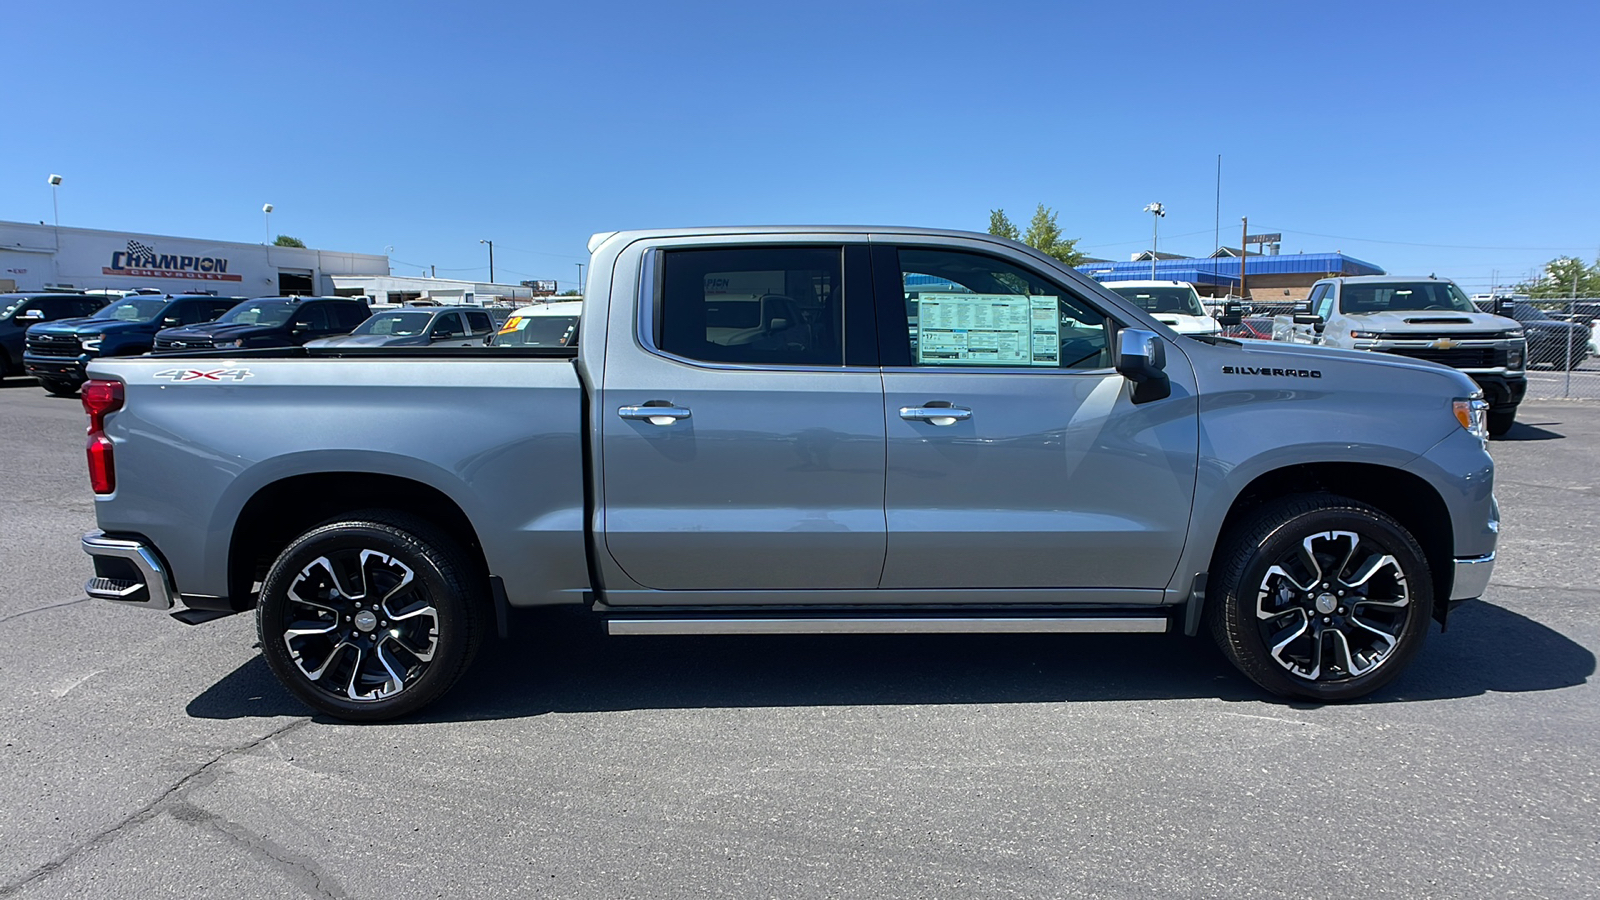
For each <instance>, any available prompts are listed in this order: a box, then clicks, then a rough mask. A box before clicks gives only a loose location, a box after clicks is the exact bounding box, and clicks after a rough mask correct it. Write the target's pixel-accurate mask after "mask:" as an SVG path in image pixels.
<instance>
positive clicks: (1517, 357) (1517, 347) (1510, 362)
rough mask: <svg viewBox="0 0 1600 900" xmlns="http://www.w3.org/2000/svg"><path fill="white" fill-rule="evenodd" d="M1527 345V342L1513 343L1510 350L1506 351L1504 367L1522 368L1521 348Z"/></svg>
mask: <svg viewBox="0 0 1600 900" xmlns="http://www.w3.org/2000/svg"><path fill="white" fill-rule="evenodd" d="M1527 346H1528V345H1527V344H1520V343H1519V344H1514V345H1512V347H1511V349H1510V350H1507V351H1506V368H1508V369H1520V368H1522V356H1523V350H1524V349H1525V348H1526V347H1527Z"/></svg>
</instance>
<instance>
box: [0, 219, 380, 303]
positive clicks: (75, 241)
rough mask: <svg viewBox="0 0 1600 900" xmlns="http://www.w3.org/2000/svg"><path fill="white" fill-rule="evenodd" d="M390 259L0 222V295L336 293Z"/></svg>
mask: <svg viewBox="0 0 1600 900" xmlns="http://www.w3.org/2000/svg"><path fill="white" fill-rule="evenodd" d="M388 274H389V258H388V257H387V256H378V255H374V254H368V253H340V252H332V251H328V250H309V249H306V248H303V247H276V246H272V245H268V244H240V243H233V242H230V241H209V240H202V239H196V238H180V237H171V236H168V235H159V234H136V233H132V232H123V231H99V230H96V229H92V228H57V227H55V226H51V225H28V224H24V223H21V222H0V291H38V290H43V289H45V288H52V287H54V288H76V289H79V290H85V289H94V288H111V289H116V290H132V289H135V288H154V289H156V290H159V291H162V292H165V293H170V294H177V293H182V292H184V291H206V292H213V291H214V292H216V293H217V294H221V295H223V296H229V295H233V296H240V297H263V296H278V295H288V294H299V295H302V296H311V295H319V294H320V295H331V294H333V293H334V289H335V284H334V281H333V279H334V277H335V276H362V275H365V276H380V275H383V276H386V275H388Z"/></svg>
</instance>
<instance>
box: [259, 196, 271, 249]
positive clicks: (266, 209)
mask: <svg viewBox="0 0 1600 900" xmlns="http://www.w3.org/2000/svg"><path fill="white" fill-rule="evenodd" d="M261 215H263V216H265V217H266V219H267V233H266V234H265V235H264V237H265V238H266V240H264V241H262V242H261V243H263V244H270V243H272V204H271V203H263V204H261Z"/></svg>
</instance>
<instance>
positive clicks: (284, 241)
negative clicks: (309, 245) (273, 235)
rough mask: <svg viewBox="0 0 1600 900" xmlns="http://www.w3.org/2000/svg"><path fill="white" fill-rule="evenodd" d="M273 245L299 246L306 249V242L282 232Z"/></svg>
mask: <svg viewBox="0 0 1600 900" xmlns="http://www.w3.org/2000/svg"><path fill="white" fill-rule="evenodd" d="M272 246H274V247H299V248H301V249H305V246H306V242H305V241H302V240H300V239H299V238H297V237H290V236H288V235H287V234H280V235H278V239H277V240H275V241H273V242H272Z"/></svg>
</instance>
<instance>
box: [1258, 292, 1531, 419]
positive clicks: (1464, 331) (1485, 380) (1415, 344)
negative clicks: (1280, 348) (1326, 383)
mask: <svg viewBox="0 0 1600 900" xmlns="http://www.w3.org/2000/svg"><path fill="white" fill-rule="evenodd" d="M1272 339H1273V340H1275V341H1284V342H1287V343H1294V344H1319V345H1321V346H1324V347H1337V348H1340V349H1343V350H1371V351H1375V352H1378V353H1391V354H1394V355H1396V356H1406V357H1410V358H1411V359H1425V360H1428V361H1430V362H1436V363H1440V364H1443V365H1446V366H1449V367H1451V368H1453V369H1459V370H1461V371H1462V372H1465V373H1466V374H1467V375H1469V376H1471V378H1472V380H1473V381H1475V382H1477V384H1478V387H1479V388H1481V389H1482V390H1483V396H1484V399H1485V400H1487V401H1488V403H1489V433H1490V434H1493V435H1502V434H1505V433H1506V432H1507V431H1510V430H1511V425H1512V423H1513V422H1514V421H1515V420H1516V416H1517V405H1518V404H1520V403H1521V402H1522V396H1523V394H1525V393H1527V390H1528V375H1527V359H1528V342H1527V336H1526V333H1525V332H1524V330H1523V326H1522V325H1521V324H1520V323H1518V322H1517V320H1515V319H1510V318H1506V317H1505V316H1497V315H1493V314H1491V313H1486V312H1481V311H1479V309H1478V308H1477V307H1476V306H1474V305H1473V303H1472V301H1471V300H1469V299H1467V295H1466V294H1465V293H1463V292H1462V291H1461V288H1459V287H1457V286H1456V284H1455V282H1453V281H1451V280H1450V279H1448V278H1435V277H1433V276H1432V275H1429V276H1426V277H1405V276H1395V275H1364V276H1359V277H1351V278H1324V279H1323V280H1321V281H1319V282H1317V283H1316V284H1314V285H1312V286H1311V294H1310V296H1309V297H1308V298H1307V301H1306V305H1305V306H1304V307H1302V308H1301V309H1300V310H1299V311H1298V312H1296V313H1294V314H1293V315H1286V316H1276V317H1274V318H1273V322H1272Z"/></svg>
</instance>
